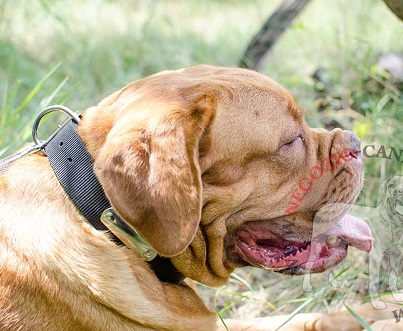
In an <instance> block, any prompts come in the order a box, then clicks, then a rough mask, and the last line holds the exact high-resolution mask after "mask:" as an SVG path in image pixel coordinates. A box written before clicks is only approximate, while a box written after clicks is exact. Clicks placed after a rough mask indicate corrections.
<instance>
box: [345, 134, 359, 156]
mask: <svg viewBox="0 0 403 331" xmlns="http://www.w3.org/2000/svg"><path fill="white" fill-rule="evenodd" d="M344 134H345V135H348V136H349V138H348V139H349V142H350V148H351V149H352V150H353V151H354V152H361V140H360V138H359V137H358V136H357V135H356V134H355V133H354V132H353V131H349V130H346V131H344Z"/></svg>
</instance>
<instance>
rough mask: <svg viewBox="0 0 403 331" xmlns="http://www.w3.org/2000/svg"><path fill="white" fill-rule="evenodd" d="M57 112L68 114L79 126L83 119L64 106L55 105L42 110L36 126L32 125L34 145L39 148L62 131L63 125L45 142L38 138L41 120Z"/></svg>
mask: <svg viewBox="0 0 403 331" xmlns="http://www.w3.org/2000/svg"><path fill="white" fill-rule="evenodd" d="M55 111H60V112H62V113H64V114H66V115H67V116H69V117H70V118H71V119H72V120H73V121H74V122H76V124H78V123H79V122H80V121H81V119H80V116H79V115H78V114H77V113H75V112H74V111H72V110H71V109H70V108H68V107H65V106H62V105H53V106H49V107H46V108H45V109H44V110H42V111H41V112H40V113H39V114H38V115H37V116H36V118H35V121H34V124H33V125H32V139H33V140H34V143H35V144H36V145H37V146H41V145H43V144H44V143H45V144H46V142H48V141H49V140H50V139H52V138H53V137H54V136H55V135H56V134H57V132H58V131H59V130H60V129H61V127H63V125H61V126H60V127H59V129H57V130H56V131H55V132H54V133H53V134H52V135H51V136H50V137H49V138H48V139H47V140H46V141H45V142H42V141H41V140H40V139H39V137H38V128H39V124H40V122H41V120H42V119H43V117H44V116H46V115H47V114H49V113H52V112H55Z"/></svg>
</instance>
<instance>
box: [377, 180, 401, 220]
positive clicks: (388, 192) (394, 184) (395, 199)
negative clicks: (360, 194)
mask: <svg viewBox="0 0 403 331" xmlns="http://www.w3.org/2000/svg"><path fill="white" fill-rule="evenodd" d="M382 193H383V195H384V197H385V198H384V200H383V203H384V205H385V208H386V209H387V211H388V213H389V214H390V215H392V216H393V215H400V216H403V176H393V177H390V178H388V179H386V180H385V181H384V182H383V183H382Z"/></svg>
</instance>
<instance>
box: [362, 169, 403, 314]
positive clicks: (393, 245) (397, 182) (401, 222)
mask: <svg viewBox="0 0 403 331" xmlns="http://www.w3.org/2000/svg"><path fill="white" fill-rule="evenodd" d="M381 192H382V201H381V203H380V205H379V206H378V208H377V215H379V219H380V221H379V222H371V226H372V227H373V228H374V229H376V232H377V233H378V236H377V237H376V238H375V243H376V245H375V249H374V251H373V252H371V254H370V260H369V262H370V264H369V268H370V269H369V276H370V286H369V294H370V297H371V303H372V304H373V306H374V308H376V309H385V308H386V304H385V303H384V302H383V301H382V300H381V298H380V297H379V293H378V284H379V272H380V269H381V263H382V259H383V258H387V259H388V263H389V265H388V266H389V268H390V271H389V288H390V291H392V292H393V298H394V300H395V301H403V290H399V288H398V282H397V280H398V277H399V275H400V272H401V270H402V258H403V246H402V241H403V177H402V176H393V177H390V178H388V179H386V180H385V181H384V182H383V183H382V190H381Z"/></svg>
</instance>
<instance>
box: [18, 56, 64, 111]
mask: <svg viewBox="0 0 403 331" xmlns="http://www.w3.org/2000/svg"><path fill="white" fill-rule="evenodd" d="M60 64H61V63H60V62H59V63H58V64H56V65H55V66H54V67H53V68H52V69H50V71H49V72H48V73H47V74H46V75H45V77H43V78H42V79H41V80H40V81H39V83H38V84H36V86H35V87H34V88H33V89H32V90H31V92H29V93H28V95H27V96H26V97H25V99H24V100H23V101H22V102H21V103H20V105H19V106H18V107H17V110H16V113H17V114H18V113H20V112H21V111H22V110H23V109H24V108H25V107H26V106H27V104H28V103H29V102H30V101H31V100H32V98H33V97H34V96H35V95H36V94H37V93H38V91H39V90H40V89H41V88H42V86H43V84H44V83H45V81H46V80H47V79H48V78H49V77H50V76H52V75H53V73H54V72H55V71H56V70H57V69H58V68H59V67H60Z"/></svg>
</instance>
